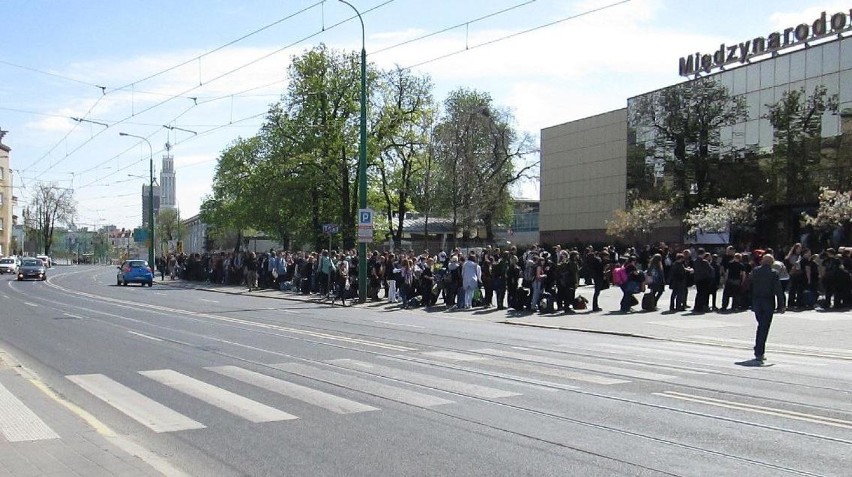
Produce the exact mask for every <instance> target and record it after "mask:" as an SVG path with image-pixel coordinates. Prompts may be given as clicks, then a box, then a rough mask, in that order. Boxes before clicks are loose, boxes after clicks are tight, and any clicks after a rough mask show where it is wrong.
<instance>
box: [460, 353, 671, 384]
mask: <svg viewBox="0 0 852 477" xmlns="http://www.w3.org/2000/svg"><path fill="white" fill-rule="evenodd" d="M474 352H475V353H481V354H485V355H490V356H499V357H502V358H511V359H517V360H521V361H527V362H533V363H543V364H550V365H554V366H564V367H566V368H574V369H583V370H588V371H596V372H600V373H607V374H615V375H618V376H629V377H632V378H638V379H647V380H651V381H669V380H672V379H675V378H676V376H671V375H668V374H660V373H652V372H648V371H638V370H635V369H629V368H622V367H618V366H608V365H603V364H596V363H587V362H582V361H576V360H570V359H563V358H552V357H548V356H539V355H536V354H531V353H529V352H524V353H519V352H515V351H504V350H497V349H478V350H475V351H474Z"/></svg>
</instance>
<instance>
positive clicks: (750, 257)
mask: <svg viewBox="0 0 852 477" xmlns="http://www.w3.org/2000/svg"><path fill="white" fill-rule="evenodd" d="M764 255H766V256H770V255H771V256H772V257H773V263H772V268H773V270H774V271H775V273H777V275H778V278H779V279H780V282H781V285H782V286H781V291H780V292H779V294H778V295H779V296H778V297H777V301H776V303H777V309H778V311H784V310H786V309H788V308H789V309H797V310H798V309H813V308H819V309H825V310H828V309H836V310H842V309H848V308H850V307H852V275H850V272H852V248H848V247H840V248H839V249H838V250H835V249H832V248H827V249H825V250H822V251H820V253H813V251H811V250H808V249H807V248H805V247H802V246H801V245H800V244H795V245H793V246H792V247H790V248H789V250H783V251H778V253H776V252H775V251H773V250H771V249H754V250H748V251H745V250H737V249H736V248H734V247H733V246H729V247H727V248H725V249H719V250H716V251H710V250H705V249H704V248H682V249H678V250H675V249H672V248H669V247H668V246H667V245H665V244H659V245H656V246H650V245H649V246H646V247H644V248H641V249H635V248H628V249H623V250H618V249H617V248H615V247H612V246H608V247H603V248H601V249H599V250H595V249H594V248H593V247H591V246H589V247H586V248H585V249H577V248H573V249H563V248H562V247H560V246H556V247H553V248H552V249H546V248H543V247H538V246H532V247H530V248H529V249H527V250H524V251H520V250H518V249H517V248H516V247H511V248H508V249H506V250H500V249H497V248H492V247H485V248H477V249H471V250H461V249H454V250H452V251H449V252H446V251H443V250H439V251H438V252H437V253H430V252H429V251H424V252H423V253H419V254H418V253H415V252H414V251H408V252H390V251H387V252H378V251H373V252H372V253H370V254H369V256H368V258H367V270H368V273H367V276H368V283H367V299H368V300H372V301H378V300H387V301H388V302H389V303H392V304H399V306H400V307H402V308H409V307H420V306H423V307H435V306H438V305H441V306H445V307H446V309H448V310H469V309H471V308H475V307H480V308H488V307H492V306H496V308H497V309H498V310H502V309H506V308H512V309H515V310H528V311H531V312H539V313H560V312H561V313H572V312H574V311H575V310H578V309H586V308H587V307H588V306H589V303H588V300H587V299H586V298H585V297H583V296H580V295H579V294H578V293H577V290H578V289H579V288H580V287H581V286H583V285H584V284H585V285H586V286H588V287H591V290H590V291H591V293H592V297H591V304H590V305H591V311H592V312H598V311H602V309H601V308H600V306H599V295H600V293H601V291H602V290H605V289H607V288H610V287H618V288H620V291H621V293H622V297H621V301H620V306H619V310H618V311H620V312H623V313H630V312H632V311H634V307H636V306H641V308H642V309H644V310H656V309H658V308H663V309H666V308H667V309H668V310H669V311H672V312H678V311H685V310H687V309H690V310H691V312H692V313H706V312H711V311H717V312H725V311H729V310H732V311H738V310H745V309H749V308H751V307H752V301H753V300H752V298H753V296H752V295H753V294H752V283H751V282H752V280H751V272H752V270H753V269H754V268H756V267H757V266H759V265H760V263H761V260H762V258H763V257H764ZM358 260H359V257H358V256H357V253H356V251H355V250H348V251H338V252H336V251H329V250H321V251H318V252H301V251H299V252H290V251H277V252H276V251H274V250H270V251H269V252H262V253H256V252H252V251H248V252H238V253H234V252H230V253H229V252H220V253H212V254H210V253H205V254H197V253H196V254H189V255H185V254H179V255H175V254H172V255H169V256H162V257H159V258H158V259H157V264H156V266H157V270H158V271H159V272H160V276H161V279H165V277H166V275H168V276H169V277H170V278H171V279H174V278H182V279H187V280H193V281H208V282H212V283H218V284H228V285H237V286H245V287H247V288H248V291H252V290H256V289H259V288H277V289H279V290H284V291H291V292H293V293H301V294H307V295H310V294H313V295H319V296H328V297H331V298H334V299H340V300H342V301H343V302H344V303H345V301H346V300H353V299H357V294H358V289H359V287H358V283H357V280H358ZM666 290H670V295H669V299H668V306H667V307H666V306H665V303H663V304H660V303H659V300H660V299H661V297H662V296H663V294H664V293H665V292H666ZM693 290H694V292H693ZM690 295H692V297H693V298H692V301H690ZM720 295H721V296H720Z"/></svg>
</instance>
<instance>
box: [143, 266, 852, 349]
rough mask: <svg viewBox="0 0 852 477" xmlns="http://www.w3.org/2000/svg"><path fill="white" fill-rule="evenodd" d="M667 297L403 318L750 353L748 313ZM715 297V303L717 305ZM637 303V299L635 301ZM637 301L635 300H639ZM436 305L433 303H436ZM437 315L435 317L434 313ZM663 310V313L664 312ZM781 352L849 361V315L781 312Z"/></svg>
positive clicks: (588, 291) (773, 340) (275, 294)
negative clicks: (629, 307) (705, 309)
mask: <svg viewBox="0 0 852 477" xmlns="http://www.w3.org/2000/svg"><path fill="white" fill-rule="evenodd" d="M155 283H157V284H167V285H178V286H185V287H191V288H196V289H200V290H207V291H213V292H219V293H232V294H240V295H246V294H250V295H252V296H262V297H267V298H277V299H286V300H294V301H301V302H309V303H317V304H323V303H324V304H328V301H327V300H322V299H321V298H319V297H318V296H317V295H309V296H308V295H300V294H297V293H294V292H290V291H286V292H282V291H278V290H273V289H265V290H256V291H252V292H251V293H249V292H248V291H247V290H246V288H245V287H236V286H225V285H215V284H209V283H208V284H203V283H192V282H183V281H174V282H170V281H169V280H166V281H163V282H161V281H157V282H155ZM593 292H594V290H593V287H591V286H583V287H580V288H579V289H578V291H577V293H578V295H582V296H584V297H586V298H587V299H588V300H589V308H591V299H592V294H593ZM670 293H671V292H670V291H669V290H666V292H665V293H664V294H663V296H662V297H661V298H660V301H659V304H660V305H661V306H660V310H658V311H652V312H644V311H641V310H640V309H639V306H638V305H637V306H634V307H633V309H634V310H637V311H635V312H633V313H629V314H623V313H620V312H618V311H617V310H618V308H619V302H620V300H621V290H619V289H618V288H609V289H607V290H604V291H603V292H601V295H600V299H599V304H600V307H601V308H603V310H604V311H602V312H597V313H593V312H591V311H589V310H582V311H577V312H576V313H571V314H564V313H561V312H560V313H555V314H550V315H540V314H538V313H531V312H529V311H526V312H518V311H515V310H505V311H503V310H500V311H498V310H496V308H494V307H491V308H485V309H483V308H478V309H474V310H473V311H446V312H445V311H441V310H444V306H443V305H442V304H439V305H438V306H436V307H434V308H432V309H431V310H430V311H429V312H427V311H425V310H424V309H423V308H413V309H409V310H407V312H409V313H422V314H425V315H428V316H430V317H436V316H437V317H439V316H441V315H442V314H444V313H446V314H447V316H456V315H464V316H466V317H468V318H478V319H481V320H482V321H489V322H495V323H504V324H508V325H515V326H532V327H540V328H552V329H555V330H569V331H581V332H588V333H602V334H616V335H625V336H636V337H642V338H648V339H658V340H667V341H679V342H688V343H701V344H708V345H715V346H726V347H731V348H738V349H745V350H749V352H750V351H751V349H752V347H753V346H754V334H755V330H756V327H757V323H756V321H755V319H754V315H753V314H752V312H751V311H740V312H736V313H717V312H709V313H704V314H696V313H691V312H689V311H687V312H676V313H673V312H669V311H667V310H668V303H669V296H670ZM721 296H722V295H721V291H720V292H719V295H718V299H719V300H721ZM637 297H639V296H638V295H637ZM694 297H695V289H694V288H693V289H691V290H690V292H689V300H690V303H691V302H692V300H693V298H694ZM640 298H641V297H640ZM440 301H441V300H439V303H440ZM355 306H357V307H365V308H367V309H373V310H390V309H393V308H395V307H396V308H398V307H399V305H390V304H388V303H387V302H384V301H380V302H372V301H370V302H367V303H366V304H364V305H357V304H356V305H355ZM435 310H438V312H435ZM664 310H666V311H664ZM769 352H784V353H790V354H802V355H808V356H824V357H832V358H841V359H849V360H852V313H850V312H849V311H843V312H837V311H833V310H832V311H828V312H821V311H816V310H807V311H787V312H785V313H783V314H777V313H776V315H775V318H774V319H773V322H772V329H771V331H770V334H769V340H768V342H767V353H769Z"/></svg>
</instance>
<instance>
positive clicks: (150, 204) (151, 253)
mask: <svg viewBox="0 0 852 477" xmlns="http://www.w3.org/2000/svg"><path fill="white" fill-rule="evenodd" d="M118 134H119V136H127V137H135V138H136V139H141V140H143V141H145V144H147V145H148V153H149V154H148V159H149V163H150V164H149V166H150V176H149V179H150V184H149V186H148V236H149V237H148V239H149V240H150V246H149V247H148V266H149V267H151V269H152V270H153V269H154V267H155V264H154V148H152V147H151V143H150V142H149V141H148V140H147V139H145V138H144V137H142V136H137V135H135V134H128V133H126V132H120V133H118Z"/></svg>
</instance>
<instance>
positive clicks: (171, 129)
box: [163, 124, 198, 136]
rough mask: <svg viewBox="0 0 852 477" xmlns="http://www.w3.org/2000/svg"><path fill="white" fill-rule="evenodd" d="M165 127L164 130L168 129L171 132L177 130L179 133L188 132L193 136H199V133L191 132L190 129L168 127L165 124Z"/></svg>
mask: <svg viewBox="0 0 852 477" xmlns="http://www.w3.org/2000/svg"><path fill="white" fill-rule="evenodd" d="M163 127H164V128H166V129H168V130H169V131H174V130H177V131H183V132H188V133H190V134H192V135H193V136H197V135H198V133H197V132H195V131H190V130H189V129H184V128H179V127H177V126H167V125H165V124H163Z"/></svg>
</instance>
